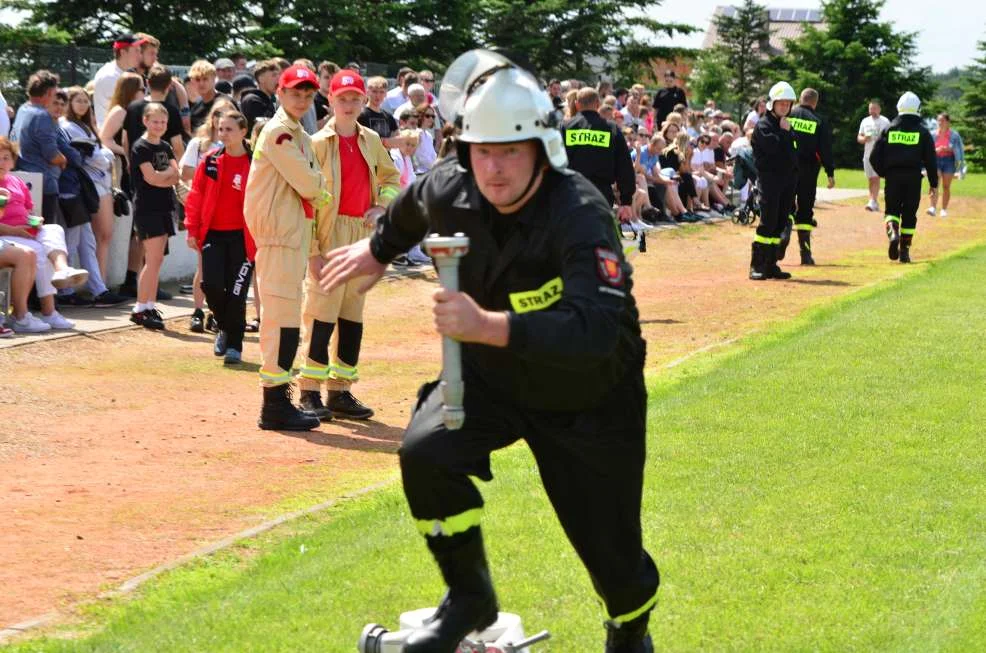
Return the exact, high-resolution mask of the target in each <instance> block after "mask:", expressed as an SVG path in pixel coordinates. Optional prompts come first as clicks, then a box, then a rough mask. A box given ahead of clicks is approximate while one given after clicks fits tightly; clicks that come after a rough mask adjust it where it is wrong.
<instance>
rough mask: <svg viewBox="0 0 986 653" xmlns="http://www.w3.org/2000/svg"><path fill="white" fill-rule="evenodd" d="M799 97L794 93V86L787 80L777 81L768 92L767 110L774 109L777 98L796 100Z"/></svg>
mask: <svg viewBox="0 0 986 653" xmlns="http://www.w3.org/2000/svg"><path fill="white" fill-rule="evenodd" d="M797 99H798V96H797V95H795V93H794V87H792V86H791V85H790V84H788V83H787V82H777V83H776V84H774V85H773V86H771V87H770V92H769V93H767V111H773V109H774V102H775V101H776V100H790V101H791V102H794V101H795V100H797Z"/></svg>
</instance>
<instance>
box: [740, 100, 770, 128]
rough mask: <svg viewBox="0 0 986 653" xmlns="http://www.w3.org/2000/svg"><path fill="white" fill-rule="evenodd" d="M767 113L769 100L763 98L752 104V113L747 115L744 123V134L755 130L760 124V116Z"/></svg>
mask: <svg viewBox="0 0 986 653" xmlns="http://www.w3.org/2000/svg"><path fill="white" fill-rule="evenodd" d="M766 111H767V98H765V97H763V96H761V97H758V98H757V99H756V100H754V101H753V102H751V103H750V113H748V114H746V120H744V121H743V133H746V132H747V131H749V130H751V129H753V128H754V127H756V126H757V123H758V122H760V116H762V115H763V114H764V113H766Z"/></svg>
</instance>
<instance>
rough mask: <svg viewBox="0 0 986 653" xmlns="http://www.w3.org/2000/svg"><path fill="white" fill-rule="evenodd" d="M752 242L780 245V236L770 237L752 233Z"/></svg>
mask: <svg viewBox="0 0 986 653" xmlns="http://www.w3.org/2000/svg"><path fill="white" fill-rule="evenodd" d="M753 242H755V243H762V244H764V245H780V244H781V239H780V238H771V237H770V236H761V235H760V234H753Z"/></svg>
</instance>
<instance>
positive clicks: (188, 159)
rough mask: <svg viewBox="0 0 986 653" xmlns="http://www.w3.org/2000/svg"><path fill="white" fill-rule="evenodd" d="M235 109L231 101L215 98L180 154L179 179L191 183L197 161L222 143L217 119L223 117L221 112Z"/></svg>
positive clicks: (197, 164) (197, 165)
mask: <svg viewBox="0 0 986 653" xmlns="http://www.w3.org/2000/svg"><path fill="white" fill-rule="evenodd" d="M235 109H236V107H235V106H233V103H232V102H229V101H228V100H225V99H222V98H219V99H217V100H216V102H215V104H213V105H212V108H211V109H210V110H209V114H208V115H207V116H206V118H205V122H203V123H202V125H201V126H200V127H199V129H198V131H197V132H195V138H193V139H192V140H190V141H188V147H186V148H185V154H183V155H182V157H181V161H179V162H178V170H179V171H180V172H181V180H182V181H183V182H185V183H186V184H189V185H191V183H192V179H194V178H195V169H196V168H198V167H199V162H200V161H202V159H204V158H205V155H206V154H208V153H209V151H210V150H214V149H216V148H217V147H220V146H221V145H222V143H221V142H220V140H219V131H218V130H219V119H220V118H222V117H223V112H226V111H233V110H235Z"/></svg>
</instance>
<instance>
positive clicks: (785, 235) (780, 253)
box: [777, 219, 801, 261]
mask: <svg viewBox="0 0 986 653" xmlns="http://www.w3.org/2000/svg"><path fill="white" fill-rule="evenodd" d="M791 224H792V222H791V220H790V219H788V221H787V222H786V223H785V225H784V231H782V232H781V242H780V244H779V245H778V246H777V260H778V261H783V260H784V255H785V254H787V246H788V245H789V244H790V242H791ZM798 235H799V236H800V235H801V232H798Z"/></svg>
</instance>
